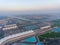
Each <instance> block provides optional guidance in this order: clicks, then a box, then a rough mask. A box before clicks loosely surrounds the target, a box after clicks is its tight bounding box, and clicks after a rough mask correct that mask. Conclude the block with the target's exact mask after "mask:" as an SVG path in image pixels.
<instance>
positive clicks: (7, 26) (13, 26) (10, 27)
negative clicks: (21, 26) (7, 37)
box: [3, 24, 17, 30]
mask: <svg viewBox="0 0 60 45" xmlns="http://www.w3.org/2000/svg"><path fill="white" fill-rule="evenodd" d="M16 28H17V25H16V24H10V25H5V26H4V27H3V30H10V29H16Z"/></svg>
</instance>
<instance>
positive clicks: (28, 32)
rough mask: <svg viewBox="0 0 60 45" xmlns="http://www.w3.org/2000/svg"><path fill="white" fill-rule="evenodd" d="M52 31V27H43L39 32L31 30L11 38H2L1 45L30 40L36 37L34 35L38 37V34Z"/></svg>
mask: <svg viewBox="0 0 60 45" xmlns="http://www.w3.org/2000/svg"><path fill="white" fill-rule="evenodd" d="M51 29H52V28H51V26H45V27H42V28H40V29H37V30H30V31H26V32H22V33H18V34H14V35H10V36H7V37H4V38H2V39H1V40H0V45H5V44H6V43H8V42H14V41H16V40H19V39H24V38H28V37H30V36H34V35H37V34H40V35H41V34H43V33H45V32H48V31H51Z"/></svg>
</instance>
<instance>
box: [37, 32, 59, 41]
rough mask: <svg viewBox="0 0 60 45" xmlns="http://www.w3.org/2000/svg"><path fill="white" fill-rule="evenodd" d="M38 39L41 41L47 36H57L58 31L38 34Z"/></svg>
mask: <svg viewBox="0 0 60 45" xmlns="http://www.w3.org/2000/svg"><path fill="white" fill-rule="evenodd" d="M38 37H39V40H40V41H43V40H45V39H47V38H59V37H60V33H58V32H49V33H45V34H43V35H39V36H38Z"/></svg>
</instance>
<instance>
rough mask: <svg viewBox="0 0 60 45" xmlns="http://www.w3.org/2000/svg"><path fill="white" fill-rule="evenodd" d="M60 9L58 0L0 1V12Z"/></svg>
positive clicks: (59, 0)
mask: <svg viewBox="0 0 60 45" xmlns="http://www.w3.org/2000/svg"><path fill="white" fill-rule="evenodd" d="M53 9H60V0H0V11H25V10H53Z"/></svg>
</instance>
